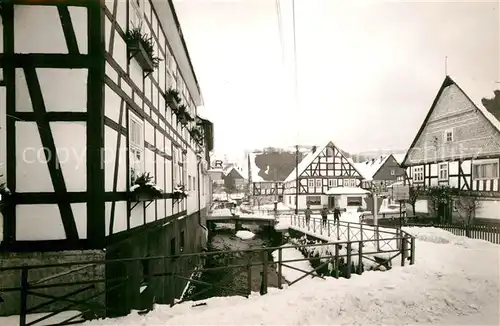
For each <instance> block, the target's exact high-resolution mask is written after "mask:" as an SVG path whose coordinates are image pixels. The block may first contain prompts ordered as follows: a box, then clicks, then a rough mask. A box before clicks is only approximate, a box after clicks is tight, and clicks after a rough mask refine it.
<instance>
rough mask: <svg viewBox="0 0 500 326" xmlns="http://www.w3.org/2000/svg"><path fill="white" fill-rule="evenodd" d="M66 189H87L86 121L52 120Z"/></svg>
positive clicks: (51, 126) (52, 128) (51, 123)
mask: <svg viewBox="0 0 500 326" xmlns="http://www.w3.org/2000/svg"><path fill="white" fill-rule="evenodd" d="M50 129H51V131H52V136H53V137H54V143H55V146H56V151H57V157H58V159H59V164H60V168H61V171H62V174H63V176H64V181H65V182H66V189H67V190H68V191H70V192H72V191H75V192H77V191H82V192H84V191H87V126H86V123H85V122H50Z"/></svg>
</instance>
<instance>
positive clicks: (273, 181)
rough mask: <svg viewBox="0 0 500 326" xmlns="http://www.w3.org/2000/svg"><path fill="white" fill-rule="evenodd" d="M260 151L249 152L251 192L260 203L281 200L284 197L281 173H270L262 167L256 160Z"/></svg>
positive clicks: (249, 184) (249, 183)
mask: <svg viewBox="0 0 500 326" xmlns="http://www.w3.org/2000/svg"><path fill="white" fill-rule="evenodd" d="M259 155H260V153H249V154H248V186H249V188H250V189H249V190H250V194H251V195H252V196H254V197H261V198H259V202H260V203H264V202H272V201H275V200H277V201H281V199H282V198H283V182H282V181H283V180H279V179H280V176H279V175H277V174H276V175H269V174H268V173H267V172H268V170H269V166H268V167H267V169H266V170H262V169H260V168H259V167H258V166H257V165H256V163H255V161H256V159H257V157H258V156H259Z"/></svg>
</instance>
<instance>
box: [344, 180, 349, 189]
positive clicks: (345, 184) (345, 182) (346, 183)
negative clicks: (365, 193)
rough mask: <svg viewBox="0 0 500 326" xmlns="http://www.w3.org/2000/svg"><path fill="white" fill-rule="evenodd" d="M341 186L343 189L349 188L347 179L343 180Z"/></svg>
mask: <svg viewBox="0 0 500 326" xmlns="http://www.w3.org/2000/svg"><path fill="white" fill-rule="evenodd" d="M343 186H344V187H349V179H344V183H343Z"/></svg>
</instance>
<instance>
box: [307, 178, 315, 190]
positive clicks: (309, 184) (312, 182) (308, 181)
mask: <svg viewBox="0 0 500 326" xmlns="http://www.w3.org/2000/svg"><path fill="white" fill-rule="evenodd" d="M307 186H308V187H309V188H314V179H309V180H307Z"/></svg>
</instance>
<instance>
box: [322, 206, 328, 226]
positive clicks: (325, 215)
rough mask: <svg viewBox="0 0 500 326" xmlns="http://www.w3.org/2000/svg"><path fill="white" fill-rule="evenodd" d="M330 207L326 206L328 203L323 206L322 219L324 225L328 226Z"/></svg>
mask: <svg viewBox="0 0 500 326" xmlns="http://www.w3.org/2000/svg"><path fill="white" fill-rule="evenodd" d="M328 213H329V212H328V208H326V205H324V206H323V209H322V210H321V219H322V220H323V226H325V227H326V221H327V219H328Z"/></svg>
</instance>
